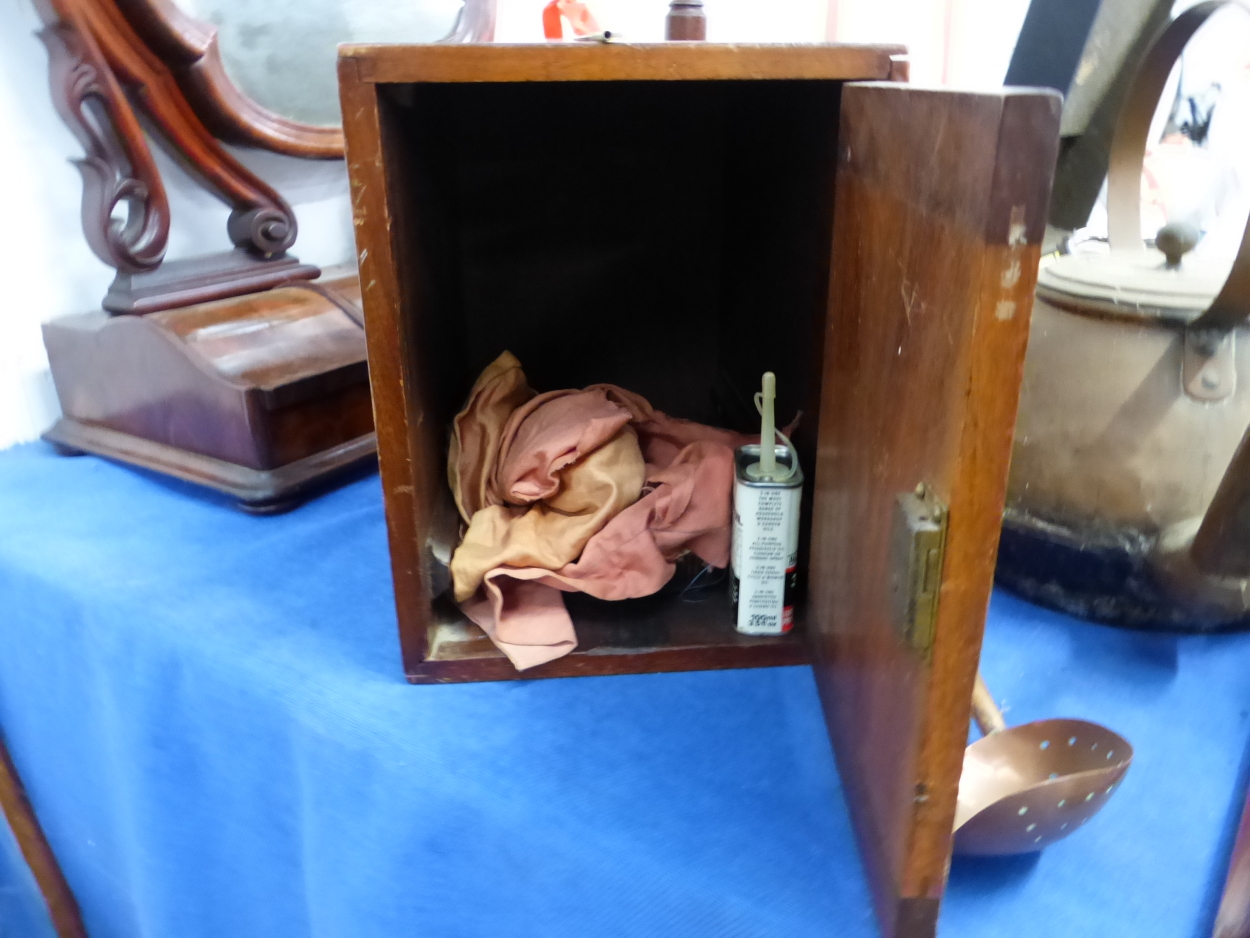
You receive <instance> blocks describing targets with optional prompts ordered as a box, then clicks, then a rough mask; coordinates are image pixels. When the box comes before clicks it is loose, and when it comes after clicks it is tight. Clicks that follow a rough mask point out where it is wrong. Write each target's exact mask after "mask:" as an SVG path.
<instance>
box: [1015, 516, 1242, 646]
mask: <svg viewBox="0 0 1250 938" xmlns="http://www.w3.org/2000/svg"><path fill="white" fill-rule="evenodd" d="M1156 550H1157V540H1156V538H1154V537H1150V536H1146V535H1141V534H1133V533H1119V532H1115V533H1108V532H1102V531H1077V530H1073V529H1071V528H1068V527H1066V526H1064V525H1060V524H1054V523H1051V522H1049V521H1045V520H1042V519H1038V518H1034V517H1031V516H1030V515H1028V514H1026V513H1025V512H1022V511H1019V510H1017V509H1011V508H1008V509H1007V511H1006V512H1005V513H1004V517H1003V532H1002V538H1001V540H1000V541H999V547H998V566H997V568H996V570H995V573H994V578H995V580H996V581H997V582H998V584H999V585H1000V586H1004V587H1006V588H1007V589H1008V590H1010V591H1011V592H1013V593H1015V594H1017V595H1019V596H1022V597H1024V598H1025V599H1027V600H1029V601H1030V602H1035V603H1037V604H1038V605H1041V606H1046V607H1048V608H1050V609H1056V610H1058V611H1059V612H1063V613H1066V614H1067V615H1070V616H1076V617H1078V618H1081V619H1092V620H1093V621H1095V622H1102V623H1104V624H1106V625H1118V626H1124V627H1127V628H1134V629H1163V630H1166V631H1176V632H1219V631H1226V630H1231V629H1244V628H1247V627H1250V619H1248V618H1247V617H1246V616H1244V615H1237V614H1235V613H1233V612H1230V611H1227V610H1222V609H1219V608H1217V607H1214V606H1211V605H1201V604H1199V603H1197V602H1186V601H1185V600H1184V599H1183V598H1181V597H1180V596H1178V595H1177V592H1176V591H1175V590H1172V589H1169V588H1168V585H1167V584H1166V583H1164V582H1162V581H1161V580H1160V579H1159V577H1158V576H1157V575H1156V573H1155V567H1154V565H1153V564H1152V563H1151V559H1152V557H1153V555H1154V554H1155V553H1156Z"/></svg>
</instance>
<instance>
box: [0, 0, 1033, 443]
mask: <svg viewBox="0 0 1250 938" xmlns="http://www.w3.org/2000/svg"><path fill="white" fill-rule="evenodd" d="M343 2H345V3H346V2H351V0H343ZM543 4H544V0H500V10H499V20H498V30H497V35H496V39H497V40H498V41H500V42H528V41H535V42H538V41H542V27H541V16H540V14H541V10H542V7H543ZM705 4H706V10H707V15H708V39H710V40H713V41H722V42H819V41H823V40H825V39H826V38H830V39H836V40H838V41H843V42H872V41H876V42H902V43H905V44H907V45H909V46H910V47H911V51H912V58H913V69H912V78H913V81H916V82H917V83H930V84H931V83H938V82H941V81H942V80H943V79H945V80H947V81H949V82H950V83H952V84H957V85H961V86H964V87H973V86H981V87H986V86H993V85H997V84H1000V83H1001V80H1002V75H1003V73H1004V71H1005V69H1006V65H1007V61H1008V59H1009V58H1010V55H1011V50H1012V47H1013V46H1014V44H1015V36H1016V33H1017V32H1018V31H1019V25H1020V22H1021V21H1022V19H1023V16H1024V10H1025V8H1026V6H1027V0H769V2H767V3H765V2H763V0H705ZM590 6H591V8H592V10H593V11H594V12H595V14H596V16H597V17H598V18H599V20H600V22H601V25H602V26H604V27H605V28H609V29H612V30H614V31H618V32H620V33H622V34H624V36H625V38H627V39H630V40H634V41H639V42H645V41H657V40H659V39H662V38H663V30H664V15H665V12H666V11H667V8H668V2H667V0H590ZM38 28H39V21H38V19H37V17H36V16H35V13H34V10H33V8H32V7H31V5H30V2H29V0H0V186H3V192H4V195H5V197H6V207H7V208H8V215H7V219H6V223H5V224H3V225H0V283H2V284H3V290H4V294H3V295H4V297H5V304H4V306H5V308H4V309H3V310H0V448H3V447H5V446H8V445H10V444H12V443H14V442H19V441H22V440H29V439H33V438H34V437H36V436H37V435H38V434H39V433H40V432H41V431H42V430H43V429H44V428H45V427H46V426H47V425H48V424H49V423H51V421H52V420H53V419H54V418H55V416H56V414H57V405H56V398H55V394H54V392H53V389H52V384H51V379H50V376H49V374H48V370H47V359H46V357H45V355H44V351H43V342H42V339H41V336H40V331H39V324H40V323H41V322H43V321H45V320H47V319H50V318H52V317H54V316H61V315H66V314H69V313H74V312H81V311H85V310H89V309H92V308H95V307H96V306H97V305H98V303H99V301H100V298H101V297H102V296H103V295H104V292H105V290H106V289H107V288H108V285H109V282H110V281H111V279H112V275H113V274H112V271H111V270H110V269H109V268H108V267H106V266H105V265H104V264H103V263H101V262H100V261H99V260H97V259H96V258H95V256H94V255H93V254H92V253H91V252H90V250H89V249H88V248H87V245H86V242H85V241H84V240H83V237H82V233H81V223H80V220H79V206H80V201H81V196H82V185H81V182H80V179H79V176H78V172H77V170H76V169H75V168H74V167H73V166H72V165H71V163H70V162H69V161H70V160H71V159H72V158H74V157H77V156H80V155H81V148H80V147H79V145H78V143H77V141H76V140H75V139H74V137H73V136H72V135H71V134H70V132H69V130H68V129H67V128H66V127H65V126H64V125H63V124H62V123H61V121H60V118H59V117H58V116H57V115H56V112H55V111H54V110H53V108H52V102H51V98H50V95H49V91H48V77H47V55H46V53H45V51H44V48H43V45H42V43H41V42H40V41H39V40H38V39H37V38H36V37H35V35H34V33H35V31H36V30H37V29H38ZM235 152H236V153H237V154H238V156H239V157H240V159H242V160H243V161H244V162H245V163H246V164H247V165H248V166H250V167H251V168H252V169H253V170H254V171H255V172H257V173H258V174H259V175H260V176H262V177H263V178H265V179H266V180H267V181H269V182H270V183H271V184H273V185H274V186H276V187H277V188H278V189H279V191H281V192H282V193H283V195H284V196H285V197H286V198H287V199H288V200H289V201H290V202H291V203H292V205H293V206H294V207H295V210H296V214H297V216H298V219H299V225H300V234H299V240H298V242H297V243H296V246H295V253H296V254H298V255H299V257H300V258H301V259H303V260H307V261H312V262H313V263H317V264H321V265H323V266H329V265H332V264H336V263H342V262H343V261H346V260H349V259H350V258H351V255H352V243H351V237H352V233H351V232H352V228H351V218H350V208H349V203H348V199H347V182H346V177H345V173H344V169H343V164H342V163H341V162H304V161H299V160H293V159H289V158H286V157H280V156H276V155H274V154H269V153H263V152H257V151H242V150H236V151H235ZM158 158H160V159H161V163H162V168H163V169H164V171H165V181H166V185H167V187H168V189H169V196H170V203H171V209H172V213H173V230H172V232H171V235H170V240H169V251H168V254H167V256H168V257H170V258H176V257H185V256H188V255H193V254H197V253H203V252H207V251H216V250H225V249H227V248H229V246H230V245H229V241H228V239H227V237H226V233H225V220H226V215H227V209H226V208H225V207H224V206H222V205H221V204H220V203H218V202H217V201H216V200H215V199H214V198H212V197H211V196H210V195H208V194H207V193H205V192H204V191H202V190H201V189H199V188H198V187H197V186H195V185H194V184H192V183H191V182H190V181H189V180H188V179H187V178H186V177H185V176H184V175H183V174H182V172H181V171H180V170H179V169H178V168H177V167H176V166H174V165H173V164H172V163H171V162H170V161H169V160H168V159H166V158H164V157H162V156H161V155H160V154H158Z"/></svg>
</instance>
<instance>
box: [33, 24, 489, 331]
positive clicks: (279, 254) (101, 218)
mask: <svg viewBox="0 0 1250 938" xmlns="http://www.w3.org/2000/svg"><path fill="white" fill-rule="evenodd" d="M34 5H35V8H36V9H37V10H38V12H39V15H40V18H41V19H42V21H43V23H44V29H43V30H41V32H40V36H41V38H42V39H43V41H44V42H45V44H46V45H47V46H48V51H49V57H50V62H49V67H50V72H51V84H52V97H53V101H54V103H55V105H56V107H57V110H58V112H59V113H60V115H61V118H62V119H63V120H64V121H65V123H66V124H67V125H68V126H69V127H70V129H71V130H72V131H73V133H74V135H75V136H76V137H77V138H78V140H79V142H80V143H81V144H82V146H83V148H84V150H85V151H86V155H85V157H84V158H83V159H81V160H77V161H76V163H77V165H78V167H79V169H80V171H81V172H82V176H83V206H82V221H83V232H84V234H85V236H86V239H87V242H88V244H89V245H90V246H91V249H92V250H93V251H94V252H95V254H96V255H97V256H98V257H99V258H100V259H101V260H102V261H104V263H106V264H108V265H109V266H110V267H113V268H115V269H116V270H117V272H118V276H117V279H116V280H115V281H114V283H113V286H112V288H110V290H109V293H108V295H107V296H106V297H105V299H104V307H105V308H106V309H108V310H109V311H111V312H118V313H143V312H153V311H155V310H158V309H165V308H169V307H171V306H176V305H185V304H188V303H194V302H203V301H206V300H209V299H216V298H219V297H224V296H231V295H237V294H240V293H246V292H251V291H254V290H260V289H265V288H267V287H270V286H273V285H274V284H276V283H280V282H283V281H286V280H290V279H293V278H294V279H299V278H309V277H315V276H316V275H317V268H315V267H311V266H309V265H301V264H299V262H298V261H297V260H296V259H295V258H293V257H291V256H290V255H288V254H287V253H286V252H287V250H288V249H289V248H290V247H291V246H292V245H293V244H294V242H295V238H296V234H297V232H298V225H297V223H296V220H295V213H294V212H293V210H292V209H291V206H290V204H289V203H288V202H287V201H286V200H285V199H284V198H283V197H282V196H281V195H280V194H279V193H278V192H277V191H276V190H275V189H273V188H272V187H271V186H269V185H268V184H267V183H266V182H264V180H262V179H260V178H259V177H258V176H257V175H256V174H255V173H253V172H252V171H251V170H249V169H248V168H247V167H245V166H244V165H243V164H242V163H240V162H239V161H238V160H237V159H236V158H235V157H234V156H233V155H232V154H231V153H230V152H229V151H228V150H226V149H225V147H223V146H222V143H221V141H226V142H229V143H235V144H239V145H242V146H251V147H259V148H263V149H267V150H272V151H274V152H277V153H282V154H285V155H288V156H295V157H302V158H307V159H341V158H342V156H343V132H342V130H341V129H339V128H338V127H326V126H317V125H314V124H305V123H301V122H299V121H295V120H291V119H289V118H286V117H283V116H281V115H279V114H276V113H274V112H273V111H271V110H269V109H267V108H265V107H262V106H261V105H259V104H257V103H256V102H255V101H253V100H252V99H251V98H249V97H248V96H247V95H245V94H244V93H243V92H242V91H240V90H239V88H238V87H237V86H236V85H235V84H234V82H233V81H231V79H230V77H229V76H228V75H227V74H226V71H225V67H224V65H223V64H222V59H221V53H220V50H219V48H218V37H217V30H216V29H215V28H214V27H213V26H211V25H209V24H206V23H203V22H200V21H199V20H196V19H194V18H192V17H190V16H188V15H187V14H185V13H183V12H182V11H181V10H180V9H179V8H178V7H176V6H175V5H174V4H173V2H172V0H34ZM494 27H495V0H466V3H465V6H464V8H463V9H462V10H461V12H460V15H459V17H458V19H457V21H456V24H455V26H454V27H453V29H452V31H451V33H450V34H449V35H448V36H446V37H445V38H444V39H443V40H442V41H443V42H479V41H490V40H491V39H492V38H493V36H494ZM145 131H146V132H147V133H148V134H150V136H151V137H152V139H154V140H156V141H157V142H158V143H159V144H161V146H163V147H164V148H165V149H166V150H168V151H169V152H170V154H171V155H172V156H173V157H174V158H175V159H176V160H177V161H178V162H179V163H180V164H181V165H182V166H183V167H185V168H186V169H187V170H188V171H189V172H190V173H191V174H192V176H193V177H194V178H195V179H196V180H197V181H198V182H200V184H201V185H203V186H204V187H205V188H206V189H208V190H209V191H210V192H212V193H213V194H214V195H216V196H217V197H218V198H220V199H221V200H222V201H223V202H225V203H226V204H227V205H228V206H230V209H231V212H230V217H229V221H228V223H227V231H228V233H229V236H230V240H231V243H232V244H234V246H235V250H234V251H230V252H225V253H224V254H219V255H211V256H208V257H201V258H191V259H187V260H179V261H172V262H168V263H164V264H162V262H163V260H164V256H165V248H166V245H167V242H168V237H169V228H170V222H171V219H170V208H169V199H168V197H167V195H166V192H165V186H164V183H163V182H162V180H161V177H160V172H159V170H158V168H157V166H156V163H155V161H154V160H153V158H152V154H151V151H150V149H149V145H148V139H147V136H145Z"/></svg>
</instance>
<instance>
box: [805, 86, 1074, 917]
mask: <svg viewBox="0 0 1250 938" xmlns="http://www.w3.org/2000/svg"><path fill="white" fill-rule="evenodd" d="M1058 120H1059V99H1058V97H1057V96H1055V95H1052V94H1049V93H1036V94H1034V93H1027V94H1010V93H1009V94H1002V95H998V94H991V95H974V94H958V93H953V92H944V91H921V90H915V89H911V88H908V87H907V86H904V85H898V84H893V85H887V84H869V85H852V86H848V87H847V88H846V89H845V91H844V93H843V101H842V122H841V133H840V137H839V142H838V146H839V166H838V180H837V194H836V202H835V204H836V213H835V228H834V245H833V258H834V263H833V283H832V289H831V293H830V302H829V316H828V321H827V329H828V332H827V336H826V345H825V381H824V389H823V392H822V413H821V424H820V443H819V456H818V461H817V465H816V493H815V509H814V510H815V519H814V521H813V537H812V560H811V567H812V575H811V580H812V588H811V594H810V596H809V609H808V616H807V622H808V632H809V635H810V636H811V638H812V639H813V641H812V653H813V656H814V658H815V669H816V674H817V681H818V685H819V687H820V689H821V694H822V699H823V700H824V704H825V710H826V716H827V721H828V724H829V728H830V734H831V737H832V739H833V742H834V748H835V751H836V752H837V757H838V766H839V770H840V774H841V776H842V780H843V783H844V785H845V786H846V789H847V795H848V800H849V803H850V807H851V815H852V818H853V819H854V823H855V826H856V830H857V832H858V836H859V841H860V845H861V849H862V851H863V853H864V856H865V859H866V862H867V866H868V870H869V874H870V879H871V881H872V885H873V890H874V896H875V899H876V903H877V909H878V913H879V915H880V918H881V922H882V928H883V933H884V934H885V935H887V936H900V938H901V936H907V938H912V936H927V935H932V934H933V933H934V930H935V928H936V922H937V912H938V903H939V899H940V897H941V895H942V892H943V889H944V887H945V879H946V868H947V863H948V860H949V856H950V840H951V829H952V822H953V818H954V810H955V794H956V791H957V787H958V781H959V773H960V766H961V759H962V754H963V747H964V743H965V741H966V738H967V732H968V718H969V708H970V700H971V696H972V688H973V678H974V675H975V673H976V667H977V660H978V656H979V652H980V643H981V632H982V628H983V624H984V617H985V613H986V609H987V605H988V602H989V595H990V589H991V585H992V580H993V571H994V559H995V551H996V546H997V538H998V528H999V519H1000V517H1001V512H1002V506H1003V500H1004V493H1005V486H1006V479H1007V467H1008V459H1009V456H1010V452H1011V439H1012V429H1013V425H1014V420H1015V409H1016V400H1017V395H1018V389H1019V383H1020V377H1021V370H1022V366H1023V360H1024V350H1025V344H1026V341H1027V337H1028V323H1029V312H1030V309H1031V304H1032V293H1033V285H1034V282H1035V277H1036V270H1037V260H1038V253H1039V245H1040V242H1041V235H1042V231H1043V229H1044V222H1045V212H1046V204H1047V194H1048V189H1049V186H1048V181H1049V178H1050V173H1051V170H1052V167H1053V164H1054V158H1055V153H1056V145H1057V132H1058ZM918 484H924V485H926V486H927V487H928V488H929V490H930V491H931V492H933V493H934V494H935V495H936V496H937V497H938V498H939V499H940V500H941V501H942V502H943V503H944V504H945V505H946V506H947V507H948V509H949V529H948V535H947V549H946V554H945V563H944V567H943V570H942V584H941V591H940V601H939V606H938V613H937V628H936V639H935V645H934V647H933V649H932V657H931V660H930V661H926V660H925V658H924V657H923V656H922V655H919V654H917V653H916V652H915V651H913V650H912V649H911V648H910V647H909V646H908V645H907V644H905V643H904V641H903V639H902V637H901V634H900V631H899V628H898V625H897V623H896V622H895V621H894V618H893V612H892V606H891V602H890V589H891V569H890V551H889V537H890V530H891V518H892V512H893V510H894V504H895V499H896V497H897V495H899V494H900V493H904V492H908V491H911V490H912V489H914V488H915V487H916V486H917V485H918Z"/></svg>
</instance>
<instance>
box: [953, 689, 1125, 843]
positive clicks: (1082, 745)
mask: <svg viewBox="0 0 1250 938" xmlns="http://www.w3.org/2000/svg"><path fill="white" fill-rule="evenodd" d="M972 715H973V718H974V719H975V720H976V723H977V726H978V727H980V729H981V732H982V733H984V734H985V736H984V738H983V739H979V740H977V741H976V742H975V743H973V744H972V745H971V746H969V747H968V748H967V750H965V751H964V768H963V774H962V775H961V776H960V778H959V802H958V805H957V807H956V808H955V853H962V854H975V855H980V856H992V855H997V854H1013V853H1032V852H1033V851H1036V850H1041V849H1042V848H1043V847H1048V846H1050V845H1051V844H1053V843H1054V842H1055V841H1056V840H1062V839H1063V838H1064V837H1067V836H1068V835H1069V834H1071V833H1072V832H1073V831H1074V830H1076V829H1077V828H1078V827H1080V826H1081V825H1082V824H1084V823H1085V822H1086V821H1088V820H1089V819H1090V818H1091V817H1093V816H1094V815H1095V814H1097V813H1098V811H1099V810H1100V809H1101V808H1102V806H1103V805H1104V804H1106V803H1107V798H1108V797H1109V796H1110V795H1111V792H1112V791H1114V790H1115V787H1116V785H1117V784H1119V781H1120V779H1121V778H1123V777H1124V773H1125V772H1127V771H1128V766H1129V763H1130V762H1132V761H1133V747H1132V746H1130V745H1129V744H1128V740H1126V739H1125V738H1124V737H1123V736H1120V735H1119V734H1118V733H1113V732H1111V730H1109V729H1107V728H1106V727H1105V726H1099V725H1098V724H1097V723H1089V722H1087V721H1085V720H1037V721H1035V722H1033V723H1025V724H1024V725H1023V726H1016V727H1013V728H1011V729H1008V728H1007V725H1006V724H1005V723H1004V722H1003V715H1002V714H1001V713H1000V712H999V710H998V707H997V706H995V704H994V698H993V696H991V694H990V691H989V688H988V687H986V686H985V682H984V681H983V680H982V679H981V675H979V674H978V675H977V684H976V689H975V691H974V692H973V695H972Z"/></svg>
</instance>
